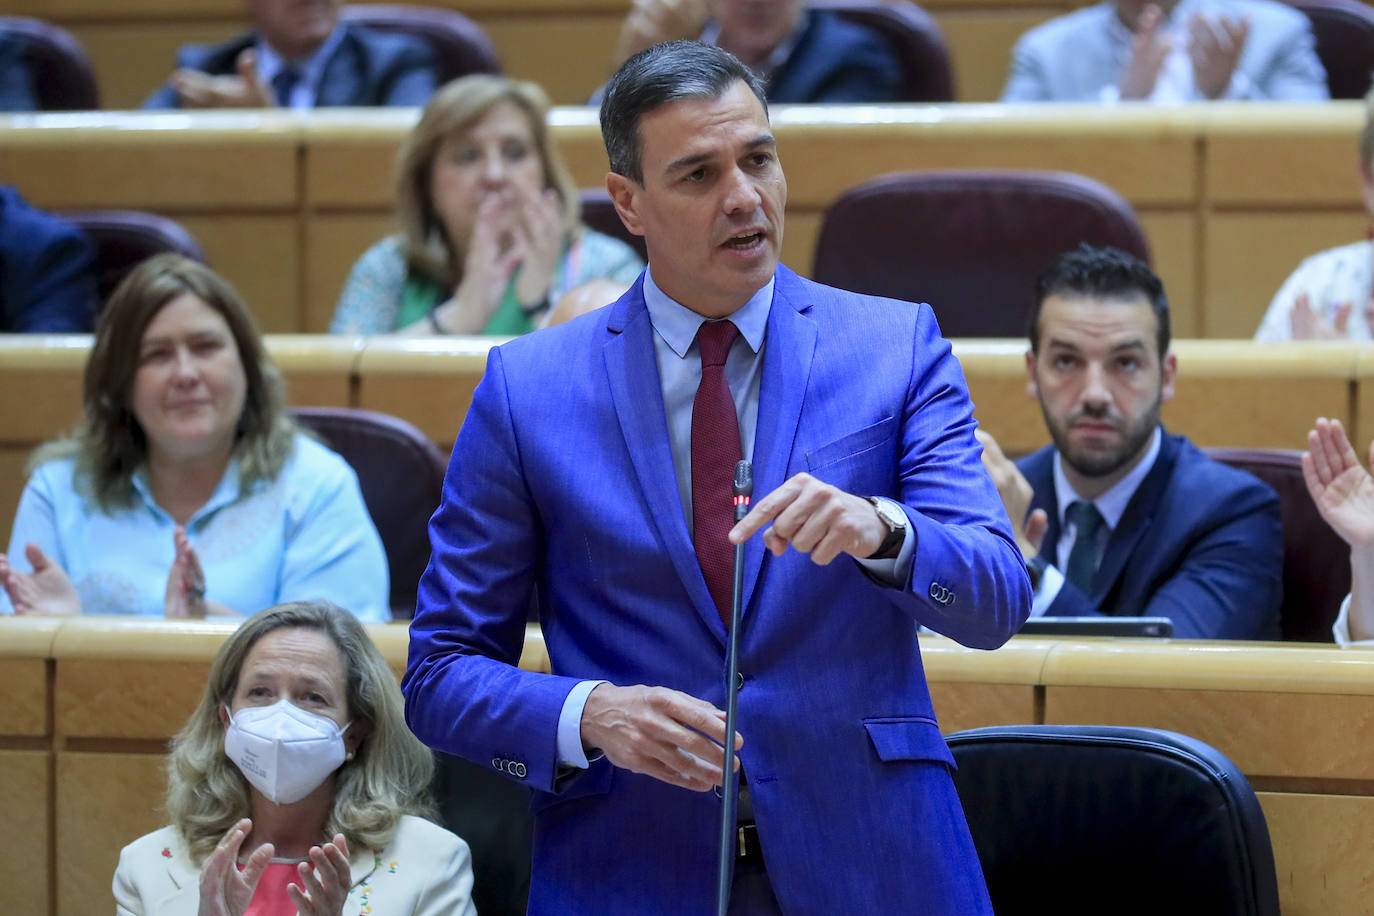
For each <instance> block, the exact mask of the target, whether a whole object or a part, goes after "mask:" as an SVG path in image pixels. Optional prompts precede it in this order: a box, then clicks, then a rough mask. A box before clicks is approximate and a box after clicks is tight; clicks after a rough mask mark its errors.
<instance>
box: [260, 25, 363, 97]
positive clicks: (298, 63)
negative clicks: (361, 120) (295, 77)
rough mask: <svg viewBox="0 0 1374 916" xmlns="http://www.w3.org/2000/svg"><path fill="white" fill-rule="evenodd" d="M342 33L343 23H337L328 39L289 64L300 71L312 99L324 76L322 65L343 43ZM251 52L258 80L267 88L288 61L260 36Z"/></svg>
mask: <svg viewBox="0 0 1374 916" xmlns="http://www.w3.org/2000/svg"><path fill="white" fill-rule="evenodd" d="M343 33H344V27H343V23H342V22H340V23H337V24H336V25H335V26H334V31H332V32H330V33H329V37H328V38H326V39H325V40H324V43H323V44H321V45H320V46H319V47H318V48H316V49H315V50H314V51H312V52H311V53H310V54H307V55H306V56H305V57H302V58H300V59H299V60H294V61H290V62H289V63H291V64H293V65H294V66H295V67H296V69H297V70H299V71H300V81H301V84H302V85H305V86H308V87H310V95H311V98H312V99H313V98H314V96H315V94H316V89H317V87H318V86H319V85H320V80H321V78H322V77H323V76H324V65H325V64H326V63H328V62H329V58H330V57H332V56H333V54H334V49H335V48H337V47H338V46H339V42H341V41H343ZM253 50H254V51H255V52H256V53H257V64H258V79H260V80H262V81H263V82H264V83H266V84H267V85H269V86H270V85H272V80H274V79H276V78H277V74H278V73H280V72H281V71H282V70H283V69H284V68H285V67H286V65H287V63H288V61H287V60H286V59H285V58H283V57H282V56H281V55H280V54H278V53H277V51H276V49H274V48H273V47H272V46H271V45H269V44H268V43H267V42H266V41H264V40H263V37H262V35H258V38H257V41H255V42H254V43H253Z"/></svg>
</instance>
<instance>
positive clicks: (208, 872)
mask: <svg viewBox="0 0 1374 916" xmlns="http://www.w3.org/2000/svg"><path fill="white" fill-rule="evenodd" d="M252 829H253V822H252V821H251V820H249V819H248V818H246V817H245V818H244V819H243V820H241V821H239V822H238V823H237V824H235V825H234V826H233V827H231V828H230V830H229V832H228V833H227V834H225V836H224V839H222V840H220V841H219V845H218V846H216V847H215V851H214V852H212V853H210V857H209V858H208V859H206V860H205V866H204V867H203V868H202V869H201V871H200V909H199V911H198V912H199V916H243V914H244V913H245V912H247V911H248V905H249V904H250V903H252V902H253V892H254V891H256V890H257V889H258V882H259V881H260V880H262V873H263V871H264V870H265V869H266V868H267V863H268V862H270V861H271V860H272V855H273V853H274V852H275V849H274V848H273V846H272V844H271V843H263V844H262V845H261V846H259V847H258V848H257V849H255V850H253V852H252V854H251V855H250V856H249V857H248V861H247V862H245V863H244V865H243V869H242V870H240V869H239V867H238V858H239V848H240V847H241V846H243V841H244V840H245V839H247V838H248V834H249V833H250V832H251V831H252Z"/></svg>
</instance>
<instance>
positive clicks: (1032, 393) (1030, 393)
mask: <svg viewBox="0 0 1374 916" xmlns="http://www.w3.org/2000/svg"><path fill="white" fill-rule="evenodd" d="M1026 396H1027V397H1029V398H1030V399H1031V400H1032V401H1038V400H1040V382H1039V381H1038V380H1037V379H1036V377H1035V351H1034V350H1027V351H1026Z"/></svg>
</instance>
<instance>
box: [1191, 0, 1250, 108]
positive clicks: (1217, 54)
mask: <svg viewBox="0 0 1374 916" xmlns="http://www.w3.org/2000/svg"><path fill="white" fill-rule="evenodd" d="M1249 37H1250V20H1249V19H1244V18H1242V19H1232V18H1231V17H1230V16H1222V17H1221V18H1220V19H1219V20H1218V21H1217V22H1216V24H1215V25H1212V24H1210V23H1208V22H1207V21H1206V20H1205V19H1203V18H1202V16H1201V15H1194V16H1193V18H1192V19H1190V20H1189V21H1188V57H1189V58H1191V59H1192V62H1193V85H1194V86H1196V87H1197V90H1198V92H1201V93H1202V94H1203V95H1204V96H1206V97H1207V98H1209V99H1217V98H1221V96H1222V95H1223V94H1224V93H1225V92H1226V89H1227V87H1229V86H1230V85H1231V76H1232V74H1234V73H1235V72H1236V64H1237V63H1238V62H1239V61H1240V52H1241V51H1242V50H1243V49H1244V48H1245V40H1246V39H1247V38H1249Z"/></svg>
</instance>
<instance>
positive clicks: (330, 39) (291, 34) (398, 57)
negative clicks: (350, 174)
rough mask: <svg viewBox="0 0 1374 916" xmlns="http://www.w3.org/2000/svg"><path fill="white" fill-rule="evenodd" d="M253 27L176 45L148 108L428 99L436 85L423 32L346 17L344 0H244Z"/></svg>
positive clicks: (415, 101) (303, 105)
mask: <svg viewBox="0 0 1374 916" xmlns="http://www.w3.org/2000/svg"><path fill="white" fill-rule="evenodd" d="M244 3H245V5H246V6H247V7H248V13H249V15H250V17H251V18H252V20H253V31H252V32H249V33H247V34H245V35H240V36H238V37H236V38H232V39H230V40H228V41H226V42H222V43H220V44H214V45H187V46H185V47H183V48H181V49H180V50H178V51H177V69H176V71H175V72H174V73H173V74H172V78H171V79H170V80H169V81H168V82H167V84H166V85H165V86H163V87H162V88H161V89H159V90H158V91H157V92H155V93H153V95H152V96H151V97H150V98H149V99H148V100H147V101H146V102H144V103H143V107H144V108H271V107H274V106H281V107H283V108H323V107H331V106H349V105H357V106H371V105H423V104H424V103H425V102H427V101H428V100H429V97H430V95H431V94H433V92H434V88H435V82H436V79H435V69H434V55H433V52H432V50H431V49H430V47H429V45H428V44H427V43H426V42H425V41H423V40H422V39H419V38H415V37H412V36H409V35H395V34H384V33H381V32H374V31H371V30H370V29H365V28H361V27H359V26H355V25H347V24H345V23H341V22H340V21H339V3H338V0H310V2H301V0H244Z"/></svg>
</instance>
